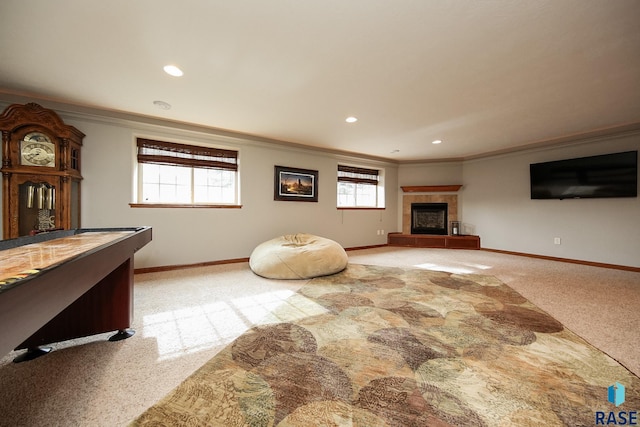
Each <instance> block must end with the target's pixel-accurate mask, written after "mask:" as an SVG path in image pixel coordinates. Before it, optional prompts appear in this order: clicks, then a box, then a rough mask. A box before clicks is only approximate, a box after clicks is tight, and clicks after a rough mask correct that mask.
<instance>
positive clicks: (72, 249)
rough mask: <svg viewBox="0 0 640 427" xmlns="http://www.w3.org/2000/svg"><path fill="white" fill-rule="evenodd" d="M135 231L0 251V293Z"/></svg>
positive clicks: (80, 236)
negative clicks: (47, 269)
mask: <svg viewBox="0 0 640 427" xmlns="http://www.w3.org/2000/svg"><path fill="white" fill-rule="evenodd" d="M132 233H134V231H99V232H84V233H80V234H74V235H71V236H67V237H61V238H58V239H53V240H47V241H44V242H40V243H31V244H28V245H23V246H19V247H15V248H10V249H5V250H2V251H0V291H1V290H2V288H3V287H6V286H8V285H11V284H12V283H16V282H17V281H20V280H21V279H24V278H27V277H29V276H30V275H32V274H37V273H38V272H39V271H40V270H43V269H46V268H50V267H53V266H56V265H59V264H61V263H63V262H65V261H67V260H69V259H71V258H74V257H76V256H78V255H81V254H83V253H86V252H88V251H90V250H92V249H95V248H98V247H100V246H102V245H104V244H107V243H109V242H112V241H114V240H117V239H120V238H121V237H123V236H126V235H128V234H132Z"/></svg>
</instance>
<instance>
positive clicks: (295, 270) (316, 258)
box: [249, 233, 348, 279]
mask: <svg viewBox="0 0 640 427" xmlns="http://www.w3.org/2000/svg"><path fill="white" fill-rule="evenodd" d="M347 262H348V257H347V253H346V252H345V250H344V249H343V248H342V246H340V245H339V244H338V243H337V242H334V241H333V240H330V239H327V238H324V237H318V236H314V235H312V234H304V233H298V234H287V235H285V236H280V237H276V238H275V239H272V240H269V241H266V242H264V243H261V244H259V245H258V246H257V247H256V248H255V249H254V250H253V252H252V253H251V257H250V258H249V266H250V267H251V270H253V272H254V273H256V274H257V275H258V276H262V277H267V278H269V279H310V278H312V277H317V276H326V275H328V274H334V273H337V272H339V271H342V270H344V268H345V267H346V266H347Z"/></svg>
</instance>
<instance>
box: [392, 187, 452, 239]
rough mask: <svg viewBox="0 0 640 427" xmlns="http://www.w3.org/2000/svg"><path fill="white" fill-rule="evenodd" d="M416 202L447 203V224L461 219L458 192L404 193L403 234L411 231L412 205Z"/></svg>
mask: <svg viewBox="0 0 640 427" xmlns="http://www.w3.org/2000/svg"><path fill="white" fill-rule="evenodd" d="M414 203H446V204H447V210H448V218H447V224H451V221H459V217H458V195H457V194H404V195H403V197H402V234H412V233H411V205H412V204H414Z"/></svg>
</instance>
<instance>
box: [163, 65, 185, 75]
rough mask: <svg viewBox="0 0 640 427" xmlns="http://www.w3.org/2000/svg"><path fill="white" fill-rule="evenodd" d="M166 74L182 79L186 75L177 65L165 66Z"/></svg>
mask: <svg viewBox="0 0 640 427" xmlns="http://www.w3.org/2000/svg"><path fill="white" fill-rule="evenodd" d="M164 72H165V73H167V74H169V75H171V76H174V77H181V76H182V75H183V74H184V73H183V72H182V70H181V69H180V68H178V67H176V66H175V65H165V66H164Z"/></svg>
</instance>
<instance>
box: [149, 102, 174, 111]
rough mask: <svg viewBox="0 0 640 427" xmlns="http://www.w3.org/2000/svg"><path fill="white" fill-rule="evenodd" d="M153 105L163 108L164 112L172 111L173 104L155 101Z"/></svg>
mask: <svg viewBox="0 0 640 427" xmlns="http://www.w3.org/2000/svg"><path fill="white" fill-rule="evenodd" d="M153 105H155V106H156V107H158V108H161V109H163V110H169V109H171V104H169V103H168V102H164V101H153Z"/></svg>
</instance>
